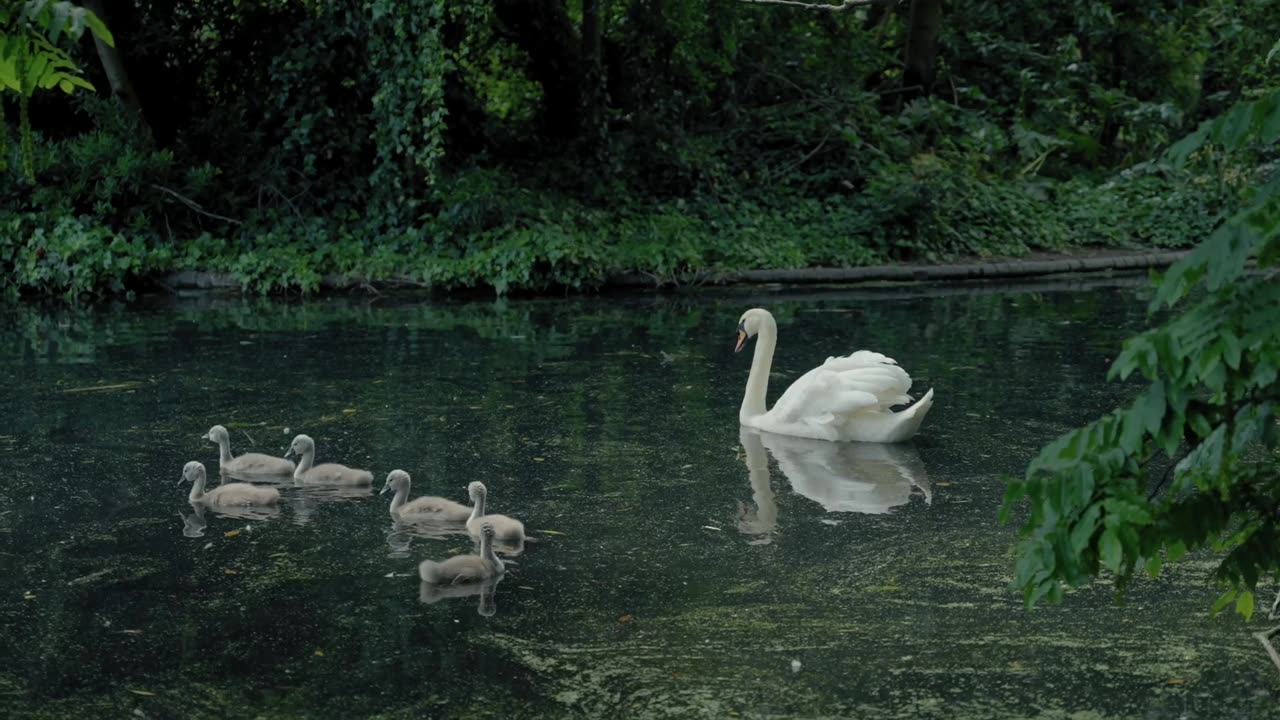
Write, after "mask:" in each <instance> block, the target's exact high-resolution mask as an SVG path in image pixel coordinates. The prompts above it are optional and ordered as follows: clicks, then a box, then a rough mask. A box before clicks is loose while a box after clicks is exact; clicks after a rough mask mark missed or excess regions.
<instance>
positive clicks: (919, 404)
mask: <svg viewBox="0 0 1280 720" xmlns="http://www.w3.org/2000/svg"><path fill="white" fill-rule="evenodd" d="M931 407H933V388H929V392H927V393H925V394H924V397H922V398H920V399H919V400H917V401H916V402H915V404H914V405H912V406H911V407H909V408H907V409H906V410H903V411H901V412H896V413H894V416H895V417H896V418H898V426H897V427H896V428H894V432H893V439H892V440H890V441H889V442H902V441H904V440H910V439H911V438H912V437H913V436H914V435H915V434H916V431H918V430H919V429H920V424H921V423H923V422H924V416H925V415H928V414H929V408H931Z"/></svg>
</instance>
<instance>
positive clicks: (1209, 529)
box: [1002, 92, 1280, 617]
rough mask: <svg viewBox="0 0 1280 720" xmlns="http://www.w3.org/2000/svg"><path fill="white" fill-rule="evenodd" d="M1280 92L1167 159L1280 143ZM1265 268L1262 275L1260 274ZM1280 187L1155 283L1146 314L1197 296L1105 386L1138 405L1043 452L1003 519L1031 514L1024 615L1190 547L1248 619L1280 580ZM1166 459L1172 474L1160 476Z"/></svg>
mask: <svg viewBox="0 0 1280 720" xmlns="http://www.w3.org/2000/svg"><path fill="white" fill-rule="evenodd" d="M1276 123H1280V92H1277V93H1273V94H1271V95H1269V96H1266V97H1263V98H1262V99H1259V100H1257V101H1250V102H1242V103H1238V104H1236V105H1235V106H1233V107H1232V108H1231V109H1230V110H1228V111H1227V112H1226V113H1225V114H1224V115H1223V116H1222V117H1221V118H1218V119H1215V120H1213V121H1211V122H1207V123H1205V124H1204V125H1202V126H1201V128H1200V129H1199V130H1197V131H1196V132H1195V133H1193V134H1192V135H1190V136H1188V137H1187V138H1185V139H1184V140H1182V141H1179V142H1178V143H1176V144H1175V145H1174V146H1173V147H1172V148H1171V149H1170V151H1169V152H1168V154H1167V159H1168V160H1169V161H1170V162H1172V163H1174V164H1180V163H1182V162H1184V161H1185V160H1186V159H1187V158H1188V157H1191V156H1195V155H1196V154H1197V153H1210V152H1228V153H1229V152H1238V151H1240V150H1241V149H1243V148H1246V147H1250V146H1253V145H1255V144H1264V145H1266V144H1274V143H1275V142H1276V141H1277V140H1278V139H1280V132H1277V131H1276V130H1275V128H1276V127H1277V126H1276ZM1251 262H1252V263H1254V264H1256V268H1255V269H1253V270H1251V269H1250V267H1249V265H1250V263H1251ZM1278 265H1280V177H1272V178H1270V179H1264V181H1263V182H1261V184H1259V185H1255V186H1253V187H1251V188H1250V192H1249V193H1248V194H1247V200H1246V204H1245V206H1244V207H1243V209H1241V210H1240V211H1239V212H1237V213H1235V214H1234V215H1233V216H1231V217H1230V218H1229V219H1228V220H1227V221H1226V222H1224V223H1222V224H1221V225H1220V226H1219V227H1218V228H1217V229H1216V230H1215V231H1214V232H1213V233H1212V234H1211V235H1210V236H1209V237H1208V238H1207V239H1206V240H1205V241H1204V242H1202V243H1200V244H1199V245H1198V246H1197V247H1196V248H1195V250H1193V251H1192V252H1191V253H1190V254H1188V256H1187V257H1186V258H1184V259H1183V260H1181V261H1179V262H1178V263H1176V264H1175V265H1174V266H1173V267H1171V268H1170V269H1169V271H1168V272H1167V273H1166V274H1165V275H1164V277H1163V278H1162V279H1161V280H1160V282H1159V284H1158V286H1157V289H1156V293H1155V297H1154V298H1153V299H1152V302H1151V311H1152V312H1156V311H1160V310H1163V309H1167V308H1174V307H1177V306H1179V305H1180V304H1182V305H1186V304H1187V303H1190V302H1191V297H1192V295H1193V294H1194V295H1195V296H1196V297H1197V298H1198V299H1197V300H1196V301H1195V302H1194V303H1193V304H1190V305H1189V306H1186V307H1185V308H1184V309H1183V311H1182V313H1181V314H1180V315H1178V316H1176V317H1173V318H1171V319H1169V320H1168V321H1166V322H1165V323H1164V324H1162V325H1159V326H1157V327H1156V328H1154V329H1152V330H1149V331H1147V332H1146V333H1143V334H1141V335H1138V336H1137V337H1134V338H1130V339H1129V340H1128V341H1126V342H1125V344H1124V349H1123V351H1122V352H1121V353H1120V354H1119V356H1118V357H1117V358H1116V359H1115V361H1114V363H1113V364H1112V366H1111V370H1110V373H1109V375H1108V377H1109V378H1111V379H1119V380H1126V379H1128V378H1129V377H1130V376H1131V375H1133V374H1135V373H1136V374H1138V375H1141V376H1142V378H1144V379H1145V380H1146V382H1147V383H1148V384H1147V385H1146V387H1145V388H1144V389H1143V390H1142V391H1141V392H1140V393H1139V395H1138V397H1137V398H1136V399H1135V400H1134V401H1133V402H1132V403H1130V404H1129V405H1128V406H1126V407H1124V408H1121V409H1119V410H1116V411H1115V412H1113V413H1111V414H1109V415H1107V416H1105V417H1103V418H1101V419H1099V420H1097V421H1095V422H1093V423H1090V424H1089V425H1087V426H1085V427H1083V428H1081V429H1079V430H1074V431H1072V432H1069V433H1067V434H1066V435H1064V436H1062V437H1061V438H1059V439H1057V440H1056V441H1054V442H1053V443H1051V444H1050V445H1048V446H1047V447H1045V448H1044V450H1043V451H1042V452H1041V453H1040V456H1039V457H1038V458H1037V459H1036V460H1035V461H1034V462H1032V463H1031V465H1030V466H1029V467H1028V468H1027V473H1026V477H1025V478H1024V479H1023V480H1015V481H1011V482H1010V483H1009V486H1008V491H1007V493H1006V496H1005V504H1004V506H1003V508H1002V514H1003V515H1004V517H1005V518H1006V519H1007V517H1008V515H1009V512H1010V511H1011V509H1012V508H1013V506H1014V504H1015V503H1016V502H1017V501H1020V500H1023V499H1025V500H1027V501H1029V503H1030V515H1029V517H1028V519H1027V521H1026V523H1025V524H1024V526H1023V529H1022V532H1023V534H1024V535H1025V536H1026V540H1025V541H1024V542H1023V543H1022V545H1021V546H1020V547H1019V550H1018V560H1017V578H1016V580H1015V583H1016V584H1017V585H1018V586H1019V587H1021V588H1022V590H1023V592H1024V594H1025V598H1026V601H1027V604H1028V605H1033V604H1035V603H1036V602H1037V601H1039V600H1040V599H1041V598H1046V597H1047V598H1049V599H1050V600H1053V601H1057V600H1059V599H1060V598H1061V597H1062V594H1063V589H1064V586H1066V587H1074V586H1079V585H1082V584H1085V583H1086V582H1088V581H1089V580H1090V579H1091V578H1093V577H1094V576H1096V575H1097V574H1098V573H1099V572H1100V571H1101V570H1102V569H1104V568H1105V569H1106V570H1108V571H1110V572H1111V573H1113V574H1114V575H1115V576H1116V578H1117V582H1118V584H1119V586H1120V587H1121V588H1123V587H1124V585H1125V584H1126V583H1128V582H1129V581H1130V580H1131V579H1132V577H1133V575H1134V574H1135V573H1136V572H1140V571H1142V570H1145V571H1147V572H1148V573H1150V574H1151V575H1153V576H1154V575H1156V574H1158V573H1159V571H1160V568H1161V566H1162V564H1163V562H1164V561H1165V560H1169V561H1174V560H1177V559H1178V558H1179V557H1181V556H1182V555H1183V554H1184V553H1186V552H1187V551H1189V550H1195V549H1198V548H1205V547H1207V548H1212V549H1213V550H1216V551H1218V552H1220V553H1223V559H1222V562H1221V563H1220V564H1219V566H1218V568H1217V570H1216V571H1215V573H1214V575H1215V579H1216V580H1217V581H1218V582H1219V583H1220V584H1221V585H1222V586H1223V587H1224V588H1225V593H1224V594H1223V595H1222V597H1221V598H1220V599H1219V601H1218V602H1217V603H1216V604H1215V606H1214V609H1215V611H1216V610H1219V609H1221V608H1223V607H1225V606H1226V605H1227V604H1229V603H1230V602H1232V601H1234V602H1235V603H1236V605H1235V607H1236V610H1237V611H1238V612H1240V613H1241V614H1242V615H1244V616H1245V617H1248V616H1249V615H1250V614H1251V613H1252V612H1253V608H1254V599H1253V593H1254V592H1255V589H1256V587H1257V584H1258V582H1259V579H1260V578H1262V577H1265V576H1266V575H1267V574H1277V573H1278V572H1280V556H1278V555H1277V554H1276V552H1275V548H1276V546H1277V543H1278V542H1280V473H1277V471H1276V461H1277V459H1280V453H1278V452H1277V449H1278V448H1280V423H1277V417H1276V408H1277V405H1278V404H1280V386H1278V385H1277V383H1276V380H1277V375H1278V374H1280V323H1277V322H1276V308H1280V283H1277V282H1276V272H1277V270H1276V268H1277V266H1278ZM1161 454H1162V455H1163V458H1164V460H1163V463H1164V464H1165V465H1167V466H1168V467H1167V469H1166V470H1165V471H1164V475H1163V476H1161V477H1160V478H1159V479H1155V478H1153V477H1152V476H1151V474H1150V469H1151V468H1152V467H1153V466H1155V465H1157V464H1158V462H1159V461H1158V458H1159V457H1160V456H1161Z"/></svg>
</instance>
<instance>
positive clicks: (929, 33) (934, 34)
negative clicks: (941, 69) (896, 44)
mask: <svg viewBox="0 0 1280 720" xmlns="http://www.w3.org/2000/svg"><path fill="white" fill-rule="evenodd" d="M941 27H942V0H911V10H910V14H909V16H908V30H907V49H906V57H905V61H904V67H903V72H902V87H903V89H904V91H905V93H904V94H905V95H906V96H907V97H914V96H919V95H928V94H930V93H931V92H933V83H934V81H935V80H936V79H937V61H938V31H939V30H940V29H941ZM912 88H915V89H914V90H913V89H912Z"/></svg>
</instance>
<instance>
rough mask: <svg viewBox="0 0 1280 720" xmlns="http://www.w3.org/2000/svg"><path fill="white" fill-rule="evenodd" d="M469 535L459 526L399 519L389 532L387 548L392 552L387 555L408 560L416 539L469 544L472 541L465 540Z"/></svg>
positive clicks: (392, 523) (392, 522) (395, 520)
mask: <svg viewBox="0 0 1280 720" xmlns="http://www.w3.org/2000/svg"><path fill="white" fill-rule="evenodd" d="M466 534H467V529H466V528H465V527H460V526H458V525H456V524H455V525H450V524H448V523H435V522H405V521H403V520H400V519H398V518H396V519H393V520H392V521H391V527H390V528H389V529H388V530H387V547H389V548H391V552H390V553H387V557H389V558H406V557H409V555H410V552H409V548H410V545H412V544H413V539H414V538H423V539H426V540H443V541H446V542H448V541H449V540H454V541H461V542H466V543H469V542H470V539H469V538H468V539H464V538H465V536H466Z"/></svg>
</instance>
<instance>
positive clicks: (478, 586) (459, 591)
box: [418, 575, 506, 617]
mask: <svg viewBox="0 0 1280 720" xmlns="http://www.w3.org/2000/svg"><path fill="white" fill-rule="evenodd" d="M504 577H506V576H505V575H499V576H498V577H493V578H489V579H488V580H485V581H483V582H478V583H460V584H458V585H438V584H436V583H429V582H424V581H419V583H418V600H419V601H421V602H423V603H425V604H427V605H433V604H435V603H438V602H440V601H441V600H444V599H446V598H461V597H471V596H472V595H479V596H480V603H479V607H478V608H477V612H478V613H480V614H481V615H483V616H484V617H493V616H494V614H496V613H497V612H498V605H497V603H496V602H494V594H495V593H496V592H497V590H498V583H500V582H502V579H503V578H504Z"/></svg>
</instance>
